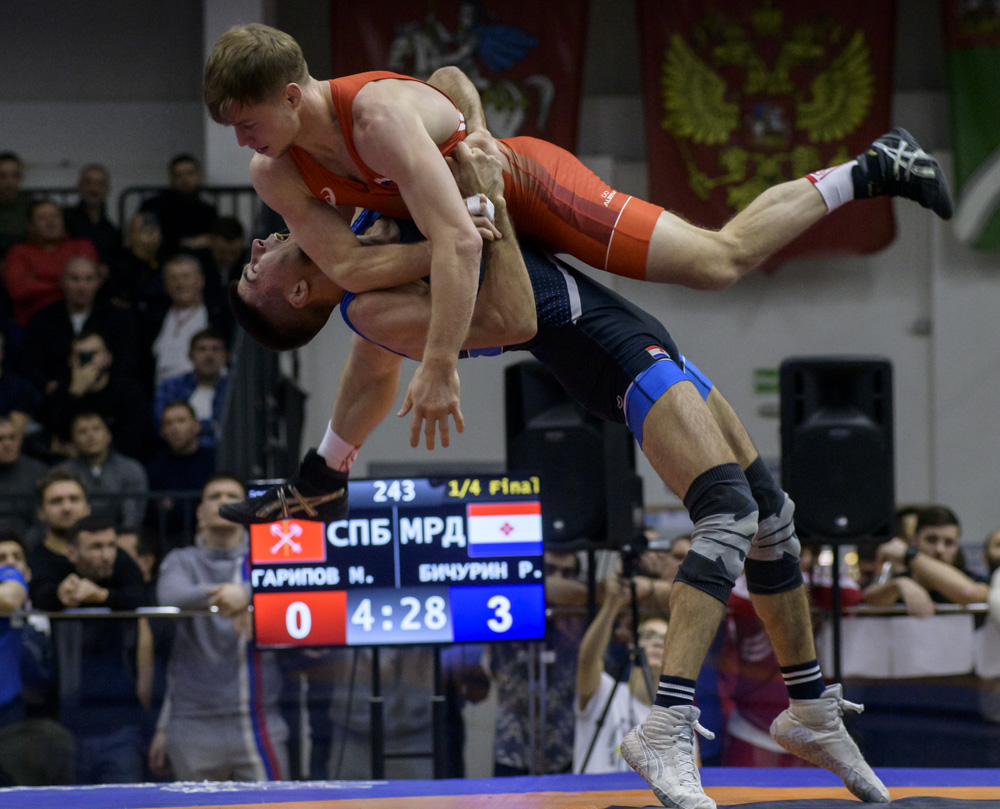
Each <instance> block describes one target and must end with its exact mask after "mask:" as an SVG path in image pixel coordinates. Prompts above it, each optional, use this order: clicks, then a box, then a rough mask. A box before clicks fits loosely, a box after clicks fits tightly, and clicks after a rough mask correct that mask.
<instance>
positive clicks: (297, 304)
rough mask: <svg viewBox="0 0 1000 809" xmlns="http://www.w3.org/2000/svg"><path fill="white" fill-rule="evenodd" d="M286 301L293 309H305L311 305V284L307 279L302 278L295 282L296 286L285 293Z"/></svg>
mask: <svg viewBox="0 0 1000 809" xmlns="http://www.w3.org/2000/svg"><path fill="white" fill-rule="evenodd" d="M285 300H287V301H288V302H289V303H290V304H291V305H292V308H293V309H301V308H302V307H304V306H305V305H306V304H307V303H309V282H308V281H306V279H305V278H300V279H299V280H298V281H296V282H295V286H293V287H292V288H291V289H290V290H289V291H288V292H287V293H285Z"/></svg>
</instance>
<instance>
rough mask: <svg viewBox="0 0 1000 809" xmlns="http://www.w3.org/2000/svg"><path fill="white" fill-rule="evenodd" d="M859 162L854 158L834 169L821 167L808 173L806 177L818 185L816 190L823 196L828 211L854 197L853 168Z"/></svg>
mask: <svg viewBox="0 0 1000 809" xmlns="http://www.w3.org/2000/svg"><path fill="white" fill-rule="evenodd" d="M857 164H858V161H857V160H852V161H850V162H849V163H842V164H841V165H839V166H834V167H833V168H832V169H820V170H819V171H814V172H813V173H812V174H807V175H806V179H808V180H809V181H810V182H811V183H812V184H813V185H814V186H816V190H817V191H819V193H820V195H821V196H822V197H823V202H825V203H826V210H827V212H829V211H832V210H835V209H836V208H839V207H840V206H841V205H843V204H844V203H845V202H850V201H851V200H852V199H854V180H853V179H852V178H851V169H853V168H854V167H855V166H856V165H857Z"/></svg>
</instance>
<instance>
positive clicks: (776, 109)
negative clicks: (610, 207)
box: [637, 0, 905, 268]
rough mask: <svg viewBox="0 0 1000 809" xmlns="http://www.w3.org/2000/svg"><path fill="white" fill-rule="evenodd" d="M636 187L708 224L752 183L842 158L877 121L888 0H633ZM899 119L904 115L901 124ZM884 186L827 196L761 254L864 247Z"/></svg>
mask: <svg viewBox="0 0 1000 809" xmlns="http://www.w3.org/2000/svg"><path fill="white" fill-rule="evenodd" d="M637 12H638V18H639V29H640V32H641V34H640V36H641V50H642V69H643V83H644V88H643V93H644V101H645V117H646V137H647V152H648V155H649V157H648V165H649V195H650V200H651V201H653V202H656V203H657V204H659V205H662V206H664V207H665V208H667V209H668V210H670V211H674V212H675V213H677V214H679V215H681V216H683V217H684V218H685V219H688V220H689V221H691V222H692V223H694V224H696V225H700V226H702V227H710V228H720V227H722V225H724V224H725V223H726V222H727V221H728V220H729V219H731V218H732V217H733V216H734V215H735V214H736V213H737V212H739V211H740V210H742V209H743V208H745V207H746V206H747V205H748V204H749V203H750V201H751V200H753V199H754V198H755V197H757V196H758V195H759V194H760V193H761V192H762V191H764V190H765V189H766V188H768V187H770V186H772V185H776V184H778V183H780V182H784V181H785V180H794V179H796V178H799V177H803V176H804V175H806V174H807V173H809V172H811V171H815V170H816V169H820V168H826V167H830V166H835V165H839V164H841V163H844V162H846V161H848V160H850V159H852V158H853V157H855V156H856V155H858V154H860V153H861V152H862V151H864V150H865V149H866V148H867V146H868V145H869V144H870V143H871V142H872V141H873V140H874V139H875V138H877V137H878V136H879V135H881V134H883V133H884V132H886V131H887V130H888V129H889V128H890V126H891V125H890V122H889V104H890V93H891V89H892V65H893V51H892V42H893V38H894V36H895V15H896V8H895V2H894V0H865V2H861V0H810V2H808V3H781V4H780V5H779V4H774V3H771V2H768V0H671V2H669V3H664V2H661V1H660V0H638V4H637ZM904 125H905V124H904ZM894 236H895V222H894V220H893V216H892V207H891V204H890V201H889V200H888V199H877V200H866V201H863V202H855V203H852V204H850V205H846V206H844V207H842V208H839V209H837V210H836V211H834V212H833V213H832V214H830V215H829V216H827V217H824V218H823V219H822V220H821V221H820V222H819V223H818V224H817V225H815V226H814V227H813V228H811V229H810V230H809V232H808V233H805V234H803V235H802V236H801V237H799V238H798V239H797V240H795V241H794V242H792V243H791V244H790V245H789V246H788V247H786V248H785V249H784V250H782V251H780V252H779V253H778V254H777V255H776V256H774V257H773V258H772V259H771V260H770V261H769V262H768V267H771V268H774V267H777V266H778V265H779V264H780V263H781V262H783V261H786V260H788V259H790V258H793V257H799V256H804V255H808V254H818V253H873V252H876V251H878V250H881V249H882V248H883V247H885V246H886V245H888V244H889V243H890V242H891V241H892V240H893V238H894Z"/></svg>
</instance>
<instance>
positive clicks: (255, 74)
mask: <svg viewBox="0 0 1000 809" xmlns="http://www.w3.org/2000/svg"><path fill="white" fill-rule="evenodd" d="M307 78H309V68H308V66H307V65H306V60H305V57H304V56H303V55H302V49H301V48H300V47H299V43H298V42H296V41H295V40H294V39H293V38H292V37H290V36H289V35H288V34H286V33H285V32H284V31H279V30H278V29H277V28H271V27H270V26H267V25H262V24H260V23H251V24H250V25H237V26H234V27H233V28H230V29H229V30H228V31H226V33H224V34H223V35H222V36H221V37H219V39H218V41H217V42H216V43H215V47H214V48H212V54H211V56H209V57H208V64H206V65H205V83H204V85H203V87H202V94H203V97H204V99H205V106H207V107H208V112H209V114H210V115H211V116H212V119H213V120H214V121H215V122H216V123H220V124H231V123H232V120H231V116H232V115H234V114H236V113H237V112H238V111H239V109H240V108H241V107H243V106H246V105H248V104H260V103H262V102H264V101H267V100H269V99H271V98H272V97H273V96H274V95H275V94H277V93H279V92H281V90H282V89H284V87H285V85H287V84H291V83H293V82H295V83H301V82H304V81H305V80H306V79H307Z"/></svg>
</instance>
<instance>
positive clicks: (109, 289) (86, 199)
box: [0, 152, 249, 553]
mask: <svg viewBox="0 0 1000 809" xmlns="http://www.w3.org/2000/svg"><path fill="white" fill-rule="evenodd" d="M167 173H168V176H169V185H167V186H166V187H164V188H163V189H162V190H161V191H160V192H159V193H153V194H151V195H150V196H148V197H147V198H146V199H145V200H144V201H143V202H142V203H141V206H140V208H139V210H138V211H137V212H136V213H135V214H134V215H133V216H132V217H131V219H130V220H129V221H128V222H127V223H123V225H124V232H123V230H122V229H120V228H119V227H118V225H116V224H115V223H113V222H112V221H111V219H110V218H109V216H108V209H109V199H108V195H109V193H110V188H111V176H110V173H109V170H108V169H107V167H106V166H103V165H99V164H96V163H92V164H87V165H85V166H83V167H82V168H81V169H80V172H79V176H78V180H77V184H76V189H75V196H74V197H69V199H70V201H71V204H68V205H66V206H65V207H62V206H61V205H60V204H59V201H58V200H57V199H56V198H55V197H53V196H47V195H46V193H45V192H40V191H36V192H32V191H29V190H26V188H25V185H26V178H25V169H24V164H23V162H22V161H21V159H20V158H19V157H18V156H17V155H16V154H14V153H12V152H3V153H0V419H2V423H0V443H2V445H3V446H2V448H0V490H2V491H3V493H4V494H5V495H7V496H6V497H5V498H4V500H3V503H2V504H0V525H10V526H11V527H13V528H15V529H18V530H27V529H29V528H32V526H31V523H32V522H33V520H32V515H33V506H32V497H33V494H32V492H33V488H32V487H33V484H34V482H35V480H37V479H38V477H39V475H40V474H41V472H42V471H43V469H44V468H50V467H55V466H60V465H65V466H67V467H68V468H72V469H74V470H75V471H77V472H78V473H79V474H80V475H81V476H82V478H83V480H84V482H85V484H86V486H87V489H88V493H89V495H90V496H91V497H92V498H95V502H96V501H97V500H100V498H101V497H102V496H104V495H111V496H113V497H115V498H116V499H115V503H116V510H115V513H114V514H113V515H112V516H113V519H114V523H115V528H116V529H117V530H119V531H123V532H127V533H133V532H136V531H138V530H140V529H142V528H147V529H149V528H155V529H159V532H160V533H161V534H164V533H169V534H170V535H171V539H170V542H171V544H178V543H184V542H190V531H189V532H188V534H189V535H188V537H187V538H186V539H185V538H183V537H180V536H179V535H178V526H179V524H178V522H177V520H178V517H177V513H176V512H177V509H176V508H175V507H174V506H175V504H174V503H173V502H172V501H171V502H170V503H169V505H170V507H165V506H166V505H167V504H168V501H170V500H171V498H170V497H169V496H166V497H159V498H154V499H153V500H152V502H150V501H149V498H148V497H147V493H148V492H149V491H150V490H151V489H153V490H161V489H162V490H184V491H195V492H196V491H197V490H198V488H199V487H200V485H201V484H202V483H203V482H204V480H205V479H206V477H207V475H209V474H211V473H212V472H213V471H214V469H215V453H216V445H217V440H218V438H217V437H218V435H219V432H220V429H221V423H222V419H223V415H224V406H225V401H226V383H227V378H228V364H229V345H230V343H231V341H232V337H233V333H234V328H235V325H234V321H233V318H232V314H231V312H230V310H229V307H228V306H227V305H226V296H225V286H226V284H228V282H229V281H230V280H231V279H232V278H234V277H236V276H237V275H238V274H239V272H240V268H241V267H242V264H243V260H244V258H245V256H246V255H247V253H248V247H249V244H248V241H247V237H246V232H245V230H244V228H243V225H242V224H241V223H240V222H239V220H237V219H235V218H233V217H226V216H219V215H218V213H217V212H216V209H215V207H214V206H213V205H212V204H211V203H210V202H209V201H207V199H206V198H204V196H203V193H202V190H203V177H202V172H201V166H200V164H199V162H198V160H197V159H195V158H194V157H192V156H191V155H186V154H182V155H178V156H176V157H175V158H173V159H172V160H171V161H170V163H169V166H168V170H167ZM63 196H64V197H65V194H64V195H63ZM181 403H187V404H189V405H190V407H191V409H192V412H193V413H194V418H195V420H196V422H197V424H198V430H197V447H192V446H191V444H190V439H189V438H187V437H186V436H185V435H184V433H185V432H189V431H190V429H189V428H190V425H189V424H188V423H186V422H185V423H184V424H180V422H184V421H185V419H184V418H183V415H181V416H178V415H177V414H178V411H177V409H176V406H177V405H179V404H181ZM171 406H172V407H173V409H172V410H171V418H170V419H169V420H168V423H166V424H165V423H164V419H163V416H164V411H165V410H167V409H168V408H170V407H171ZM189 474H190V475H193V477H189ZM151 478H152V479H153V483H152V486H151V485H150V482H149V481H150V479H151ZM125 492H127V493H130V494H131V493H134V494H135V495H136V496H135V497H134V498H130V499H129V500H127V501H122V500H121V499H120V498H119V497H118V496H119V495H120V494H122V493H125ZM191 511H192V509H190V508H188V509H187V512H188V514H187V519H186V521H185V523H184V525H185V526H186V527H188V528H190V527H191V525H192V523H191V519H190V512H191ZM35 528H36V529H37V526H35ZM35 533H37V530H36V531H35ZM27 538H28V540H29V543H30V541H31V539H32V535H30V534H29V535H28V537H27ZM167 549H168V548H166V547H162V548H160V549H159V550H160V551H161V553H162V552H163V551H165V550H167Z"/></svg>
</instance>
